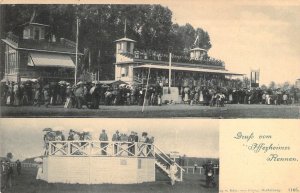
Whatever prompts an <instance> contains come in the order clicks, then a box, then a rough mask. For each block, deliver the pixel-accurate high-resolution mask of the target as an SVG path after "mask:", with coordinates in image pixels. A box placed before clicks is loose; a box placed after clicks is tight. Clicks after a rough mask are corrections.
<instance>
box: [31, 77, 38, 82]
mask: <svg viewBox="0 0 300 193" xmlns="http://www.w3.org/2000/svg"><path fill="white" fill-rule="evenodd" d="M30 81H31V82H37V81H38V79H35V78H33V79H31V80H30Z"/></svg>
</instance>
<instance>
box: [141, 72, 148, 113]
mask: <svg viewBox="0 0 300 193" xmlns="http://www.w3.org/2000/svg"><path fill="white" fill-rule="evenodd" d="M149 78H150V67H149V70H148V77H147V85H146V91H145V96H144V101H143V108H142V113H143V112H144V108H145V101H146V95H147V91H148V84H149Z"/></svg>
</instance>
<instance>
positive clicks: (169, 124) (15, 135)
mask: <svg viewBox="0 0 300 193" xmlns="http://www.w3.org/2000/svg"><path fill="white" fill-rule="evenodd" d="M46 127H50V128H52V129H53V130H62V131H63V132H64V134H65V136H67V133H68V131H69V130H70V129H74V130H76V131H90V132H91V133H92V136H93V140H98V139H99V134H100V132H101V131H102V129H106V132H107V134H108V138H109V139H111V138H112V135H113V133H114V132H115V131H116V130H119V131H120V133H127V134H129V133H130V132H131V131H136V132H138V133H139V135H141V133H142V132H143V131H146V132H148V135H149V136H154V137H155V145H157V146H158V147H159V148H160V149H162V150H163V151H164V152H165V153H169V152H170V151H178V152H179V153H180V154H181V155H184V154H185V155H187V156H192V157H204V158H218V157H219V129H218V128H219V125H218V121H216V120H194V119H188V120H187V119H186V120H183V119H162V120H161V119H159V120H157V119H76V118H71V119H63V118H59V119H56V118H52V119H22V118H19V119H1V122H0V133H1V135H0V156H1V157H6V154H7V153H8V152H11V153H12V154H13V155H14V160H16V159H20V160H23V159H25V158H29V157H35V156H40V155H42V152H43V132H42V130H43V129H44V128H46Z"/></svg>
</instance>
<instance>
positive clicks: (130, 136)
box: [128, 131, 135, 156]
mask: <svg viewBox="0 0 300 193" xmlns="http://www.w3.org/2000/svg"><path fill="white" fill-rule="evenodd" d="M128 142H131V143H129V144H128V145H129V147H130V148H129V149H128V150H129V152H130V153H128V155H129V156H133V155H134V154H135V145H134V142H135V134H134V131H131V133H130V135H129V137H128Z"/></svg>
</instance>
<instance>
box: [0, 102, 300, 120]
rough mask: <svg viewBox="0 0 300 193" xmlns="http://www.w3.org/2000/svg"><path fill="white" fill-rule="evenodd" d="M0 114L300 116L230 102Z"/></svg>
mask: <svg viewBox="0 0 300 193" xmlns="http://www.w3.org/2000/svg"><path fill="white" fill-rule="evenodd" d="M1 116H2V117H107V118H110V117H114V118H170V117H209V118H290V119H298V118H300V105H299V104H294V105H261V104H251V105H246V104H229V105H226V106H225V107H208V106H202V105H193V106H190V105H185V104H171V105H163V106H145V109H144V112H143V113H142V107H141V106H100V108H99V109H87V108H85V109H64V108H63V106H49V108H46V107H44V106H41V107H33V106H21V107H7V106H2V107H1Z"/></svg>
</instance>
